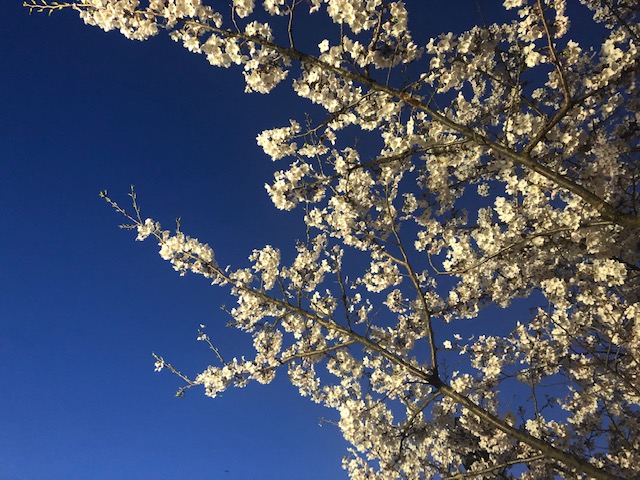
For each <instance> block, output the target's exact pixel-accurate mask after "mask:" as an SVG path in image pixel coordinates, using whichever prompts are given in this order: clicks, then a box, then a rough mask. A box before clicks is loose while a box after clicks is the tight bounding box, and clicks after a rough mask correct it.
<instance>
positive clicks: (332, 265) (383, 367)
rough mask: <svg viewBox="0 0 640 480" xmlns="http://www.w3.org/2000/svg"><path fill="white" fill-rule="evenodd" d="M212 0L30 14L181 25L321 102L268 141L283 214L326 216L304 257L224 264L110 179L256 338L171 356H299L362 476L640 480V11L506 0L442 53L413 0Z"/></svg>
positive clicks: (235, 374) (281, 364) (285, 361)
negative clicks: (518, 310) (497, 19)
mask: <svg viewBox="0 0 640 480" xmlns="http://www.w3.org/2000/svg"><path fill="white" fill-rule="evenodd" d="M208 3H209V4H207V3H206V2H204V1H200V0H148V1H138V0H84V1H81V0H79V1H77V2H75V3H55V2H52V3H48V2H46V1H45V0H32V1H31V2H26V3H25V6H26V7H29V8H30V9H31V10H32V11H39V12H49V13H50V12H53V11H56V10H63V9H72V10H75V11H77V12H78V13H79V15H80V17H81V18H82V20H84V22H85V23H87V24H88V25H94V26H98V27H100V28H102V29H103V30H106V31H109V30H114V29H115V30H119V31H120V32H121V33H122V34H123V35H125V36H126V37H127V38H130V39H134V40H145V39H147V38H149V37H151V36H153V35H156V34H160V33H163V32H167V33H168V34H169V35H170V36H171V38H172V39H173V40H175V41H176V42H179V43H181V44H182V45H183V46H184V47H185V48H186V49H188V50H189V51H191V52H195V53H198V54H201V55H203V56H205V57H206V59H207V60H208V61H209V62H210V63H211V65H213V66H217V67H223V68H229V67H234V66H235V67H237V68H239V69H240V70H241V71H242V75H243V76H244V82H245V85H246V91H247V92H259V93H264V94H268V93H270V92H271V91H272V90H273V89H274V88H275V87H276V86H278V85H279V84H281V83H284V84H285V85H286V84H287V83H289V84H290V85H291V87H292V88H293V91H294V92H295V93H296V94H297V95H298V96H300V97H302V98H305V99H308V100H309V101H310V102H311V103H313V104H315V106H310V109H313V114H308V115H305V114H304V112H292V117H294V118H292V119H291V120H290V122H289V124H288V125H286V126H280V127H278V128H274V129H271V130H267V131H264V132H262V133H260V134H259V135H258V137H257V142H258V144H259V145H260V146H261V147H262V148H263V150H264V152H265V153H266V154H267V155H268V156H269V157H271V158H272V159H273V160H274V161H278V162H284V161H286V162H287V163H286V164H283V166H282V167H280V168H281V170H278V171H276V172H275V175H274V180H273V182H271V183H270V184H269V185H266V190H267V192H268V194H269V195H270V197H271V199H272V201H273V204H274V205H275V207H276V208H278V209H283V210H293V211H294V212H296V213H298V214H299V215H302V216H303V218H304V223H305V225H306V232H303V234H304V238H300V239H297V242H296V243H295V251H293V252H292V253H291V254H289V253H287V250H286V246H282V247H281V248H277V247H275V246H271V245H267V246H264V247H262V248H257V249H256V250H254V251H253V252H252V253H251V255H250V257H249V262H250V263H249V265H248V266H245V267H241V268H237V267H225V266H223V265H222V264H219V263H218V261H217V260H216V256H218V257H219V258H224V252H216V255H214V250H213V249H212V247H210V246H209V245H208V244H205V243H203V242H201V241H199V240H197V239H195V238H192V237H189V236H187V235H186V234H185V233H183V232H182V231H181V229H180V226H178V228H177V229H176V230H175V231H170V230H166V229H163V227H162V226H161V225H160V223H159V222H157V221H155V220H153V219H149V218H145V217H144V216H143V215H142V213H141V211H140V208H139V205H138V201H137V198H136V195H135V192H133V191H132V192H131V198H132V200H133V205H132V207H131V208H130V209H127V208H123V207H122V206H120V205H119V204H117V203H116V202H115V201H114V200H112V199H111V198H109V197H108V196H107V194H106V192H105V193H103V196H104V197H105V199H106V200H107V201H108V202H109V203H110V204H111V205H112V206H113V207H115V208H116V209H117V210H118V211H119V212H120V213H122V214H123V215H125V216H126V217H127V218H128V220H129V223H128V224H127V225H126V227H127V228H130V229H132V230H134V231H135V232H136V233H137V237H136V238H137V240H145V239H147V238H152V239H155V240H156V241H157V243H158V245H159V246H160V255H161V257H162V258H163V259H164V260H167V261H169V262H170V263H171V264H172V265H173V268H174V269H175V270H176V271H178V272H179V273H180V274H186V273H187V272H191V273H195V274H198V275H201V276H203V277H205V278H207V279H208V280H209V281H210V282H211V283H212V284H214V285H216V286H220V287H226V288H228V289H229V291H230V294H231V295H232V296H233V297H234V298H235V299H236V302H237V303H236V305H235V307H233V308H231V309H230V310H229V314H230V318H231V324H232V325H233V326H235V327H236V328H238V329H241V330H243V331H246V332H247V333H248V334H249V335H251V336H252V337H253V345H254V347H255V352H253V353H252V354H249V352H243V353H244V356H239V357H237V358H233V359H231V360H229V359H228V358H224V357H223V356H222V355H221V354H220V352H219V350H218V349H217V348H216V345H214V344H213V343H212V342H211V340H210V339H209V337H208V336H207V334H206V333H205V331H204V330H203V331H200V332H199V335H200V336H199V339H200V340H202V341H204V342H206V343H208V346H209V348H211V350H212V365H210V366H207V367H206V368H204V370H203V371H202V372H201V373H200V374H198V375H197V376H195V377H194V378H190V377H188V376H186V375H183V374H182V373H180V372H179V371H178V370H177V369H176V368H174V367H173V366H172V365H171V364H169V363H167V362H166V361H165V360H164V359H163V358H162V357H157V358H156V369H157V370H161V369H163V368H168V369H169V370H171V371H172V372H173V373H176V374H178V375H180V376H181V377H182V378H183V379H184V381H185V382H186V383H185V387H184V388H183V389H181V393H182V392H184V391H185V390H186V389H189V388H191V387H195V386H203V387H204V391H205V394H206V395H208V396H211V397H215V396H217V395H219V394H220V393H221V392H224V391H225V390H226V389H227V388H229V387H232V386H240V387H241V386H244V385H246V384H247V383H248V382H250V381H257V382H260V383H269V382H271V381H272V379H273V378H274V376H275V375H276V373H277V372H278V371H280V370H282V371H283V373H285V374H287V375H288V376H289V379H290V381H291V382H292V383H293V384H294V385H295V386H296V387H297V388H298V389H299V391H300V394H301V395H303V396H307V397H309V398H310V399H311V400H313V401H314V402H318V403H320V404H323V405H326V406H327V407H329V408H332V409H335V410H337V411H338V412H339V415H340V420H339V422H338V425H337V426H338V427H339V428H340V430H341V431H342V434H343V435H344V437H345V439H347V440H348V441H349V442H350V443H351V445H352V448H350V449H349V452H348V453H347V454H346V456H345V458H344V461H343V466H344V468H345V470H347V472H348V473H349V475H350V477H351V478H353V479H369V478H407V479H420V478H523V479H546V478H554V476H560V477H562V478H601V479H612V478H635V477H637V476H638V475H640V408H639V405H640V303H639V301H640V299H639V293H640V289H639V282H640V236H639V232H640V216H639V212H638V210H639V209H640V199H639V192H638V188H639V187H640V138H639V132H640V109H639V106H640V91H639V90H640V75H639V73H640V69H639V57H640V52H639V51H638V44H639V43H640V26H639V25H638V20H639V18H640V4H638V2H637V1H636V0H607V1H600V0H581V1H580V2H577V1H573V2H569V3H570V4H569V5H567V2H566V0H505V1H504V8H505V9H506V12H505V18H507V20H505V21H504V22H501V23H495V24H482V25H477V26H475V27H473V28H471V29H469V30H467V31H464V32H461V33H456V34H454V33H440V32H432V33H433V38H431V39H428V40H424V41H423V39H420V40H419V39H416V38H414V37H413V36H412V34H411V32H410V30H409V23H408V22H409V14H410V8H411V5H410V4H409V5H408V6H406V5H405V4H404V2H402V1H394V2H391V1H387V0H265V1H264V2H263V3H262V5H261V6H260V5H256V4H255V2H254V1H253V0H233V1H232V4H231V6H225V5H224V4H221V3H219V2H213V1H211V2H208ZM494 8H497V6H496V7H494ZM315 18H318V20H317V25H318V27H317V28H316V29H315V30H314V29H313V28H309V25H313V23H311V22H313V21H316V20H314V19H315ZM412 21H413V20H412ZM301 24H302V25H304V28H303V30H302V31H301V30H299V29H297V28H296V27H297V26H298V25H301ZM585 29H589V30H588V31H589V33H590V34H589V35H588V37H587V39H586V40H585V39H584V37H585V35H584V31H585ZM581 32H582V33H581ZM287 79H289V80H287ZM281 88H286V87H281ZM314 117H316V118H314ZM317 117H320V118H317ZM283 159H286V160H283ZM294 214H295V213H294ZM289 257H290V258H289ZM522 299H526V300H527V302H528V305H531V306H532V308H531V314H530V315H528V316H527V315H525V316H522V315H521V314H520V315H518V314H515V313H514V309H513V308H512V305H513V303H514V302H516V301H522ZM491 307H498V308H494V309H493V310H491V312H492V313H491V314H492V315H499V316H500V317H501V318H502V323H503V325H504V331H503V333H501V334H487V333H486V332H485V331H483V322H482V315H485V314H486V312H487V311H489V310H490V308H491ZM462 325H464V328H462V327H461V326H462ZM469 325H472V326H471V327H469ZM469 328H471V329H472V330H473V332H474V335H472V336H469V335H466V333H465V335H462V334H461V332H467V331H468V329H469ZM514 392H518V395H517V399H518V400H517V404H514V402H513V399H514Z"/></svg>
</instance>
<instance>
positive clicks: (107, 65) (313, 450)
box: [0, 0, 501, 480]
mask: <svg viewBox="0 0 640 480" xmlns="http://www.w3.org/2000/svg"><path fill="white" fill-rule="evenodd" d="M483 3H484V2H483ZM489 3H491V4H492V5H490V6H489V7H488V8H485V11H484V13H485V16H487V14H488V13H490V14H491V15H488V16H489V17H492V16H495V15H497V13H495V11H496V10H499V9H500V6H499V5H500V3H501V2H489ZM445 4H446V6H445ZM409 8H410V13H411V12H414V14H413V16H412V17H410V18H411V23H410V26H411V28H412V30H413V31H414V32H415V34H416V40H417V41H418V43H420V44H422V45H424V44H425V43H426V42H427V40H428V37H429V36H430V35H435V34H437V33H440V32H443V31H449V30H452V31H461V30H462V29H463V28H465V27H467V26H468V25H469V24H471V23H474V22H477V21H478V19H479V16H478V9H477V4H476V2H475V1H473V0H460V1H457V2H441V1H438V2H429V1H424V2H423V1H415V2H411V1H410V2H409ZM487 10H488V12H487ZM489 19H490V18H489ZM0 60H1V64H0V221H1V222H2V224H1V227H0V480H28V479H34V480H35V479H65V480H74V479H132V480H133V479H158V480H161V479H167V480H169V479H194V480H195V479H223V480H249V479H280V480H287V479H292V480H293V479H333V478H343V477H345V474H344V472H343V471H342V469H341V466H340V459H341V457H342V455H343V454H344V452H345V446H346V445H345V442H344V441H343V439H342V437H341V435H340V433H339V431H338V430H337V428H335V427H333V426H331V425H328V424H325V425H324V426H322V427H319V424H320V423H321V418H329V419H332V418H333V419H335V415H334V413H333V412H330V411H326V410H324V409H322V408H320V407H318V406H316V405H314V404H312V403H311V402H310V401H308V400H307V399H303V398H301V397H299V396H298V394H297V391H296V390H295V389H293V387H291V386H289V385H288V383H287V381H286V378H285V377H283V376H281V377H279V378H277V379H276V381H275V382H274V384H272V385H270V386H266V387H265V386H260V385H251V386H249V387H248V388H246V389H244V390H232V391H229V392H228V393H226V394H225V395H224V396H223V397H221V398H218V399H215V400H211V399H208V398H206V397H204V395H203V394H202V391H194V390H192V391H190V392H188V394H187V396H186V397H185V398H176V397H174V396H173V395H174V393H175V390H176V389H177V388H178V387H179V386H180V382H179V381H178V379H176V378H175V377H173V376H171V375H169V374H167V373H162V374H156V373H154V372H153V358H152V357H151V352H154V351H155V352H156V353H158V354H160V355H163V356H164V357H165V358H166V359H167V360H169V361H171V362H172V363H173V364H174V365H176V366H178V367H180V368H181V369H182V370H183V371H184V372H185V373H187V374H190V375H193V374H194V373H196V372H197V371H198V369H199V368H203V367H204V366H206V365H207V364H208V363H209V362H213V361H214V360H213V358H212V357H211V355H210V352H208V351H207V350H206V348H205V345H204V344H203V343H200V342H196V336H197V332H196V330H197V327H198V325H199V324H200V323H204V324H206V325H207V332H208V333H209V335H210V336H211V337H212V339H213V341H214V342H215V343H216V344H217V345H219V346H220V349H221V351H222V353H223V355H225V356H227V357H233V356H235V355H238V356H239V355H242V354H243V353H245V352H247V350H248V345H249V343H250V339H248V338H245V337H244V336H242V335H241V334H239V333H237V332H235V331H233V330H231V329H228V328H225V323H226V322H227V320H228V318H227V316H226V314H225V313H224V312H222V311H221V310H220V305H222V304H224V303H225V302H227V301H229V298H228V297H227V295H226V292H225V291H224V290H223V289H217V288H213V287H211V286H209V285H208V283H207V282H206V281H203V280H202V279H200V278H197V277H193V276H192V277H189V276H187V277H184V278H181V277H179V276H178V275H176V274H175V273H174V272H173V271H172V269H171V268H170V266H169V265H168V264H166V263H165V262H163V261H162V260H161V259H160V258H159V257H158V255H157V253H156V251H157V248H156V247H155V245H153V244H152V243H151V242H148V243H142V244H141V243H136V242H134V241H133V238H134V235H132V234H131V232H124V231H121V230H119V229H118V228H117V225H118V224H119V223H120V222H121V220H122V219H121V218H119V217H118V216H117V215H116V214H115V213H114V212H113V211H112V210H111V209H110V208H109V207H108V206H107V205H106V204H105V203H104V202H103V201H102V200H100V199H99V198H98V192H99V191H100V190H102V189H108V190H109V193H110V194H111V196H112V197H113V198H114V199H116V200H118V201H120V202H121V203H122V204H123V205H127V197H126V194H127V193H128V190H129V185H130V184H135V186H136V189H137V191H138V194H139V198H140V203H141V205H142V207H143V214H146V215H147V216H153V217H154V218H156V219H158V220H161V221H163V223H164V224H165V226H167V227H171V226H172V222H173V220H174V219H175V218H176V217H178V216H181V217H182V222H183V229H184V230H185V231H186V232H188V233H189V234H191V235H193V236H196V237H198V238H200V239H202V240H204V241H207V242H209V243H210V244H211V245H212V246H213V247H214V249H215V251H216V254H217V257H218V259H219V262H220V263H221V264H233V265H242V264H243V263H244V262H245V260H246V257H247V256H248V255H249V254H250V252H251V250H252V248H255V247H259V246H262V245H264V244H267V243H272V244H276V245H281V244H283V245H288V246H291V245H293V241H294V240H295V239H296V238H300V237H302V236H303V233H302V232H303V230H301V229H300V223H299V222H300V212H297V213H296V212H294V213H285V212H279V211H277V210H276V209H275V208H274V207H273V206H272V205H271V203H270V201H269V199H268V197H267V195H266V192H265V191H264V188H263V185H264V183H265V182H268V181H269V180H270V179H271V176H272V173H273V171H274V170H275V169H276V168H281V167H280V166H279V165H274V164H273V163H272V162H271V161H270V160H269V159H268V158H267V157H266V156H265V155H264V154H263V152H262V151H261V149H259V147H257V146H256V143H255V137H256V135H257V134H258V133H259V132H260V131H262V130H263V129H265V128H270V127H273V126H281V125H286V124H287V123H288V122H287V120H288V118H290V117H296V118H298V119H301V118H302V117H301V116H300V111H301V110H302V111H304V108H305V107H304V106H305V105H306V104H305V103H304V102H302V103H300V102H298V101H297V100H295V99H294V98H293V97H292V96H291V95H290V92H289V91H290V88H289V85H290V80H289V81H287V82H285V83H286V85H283V86H281V87H280V88H278V89H277V90H276V91H275V92H274V93H273V94H272V95H269V96H262V95H257V94H252V95H246V94H244V93H243V89H244V85H243V82H242V79H241V74H240V72H239V71H238V70H234V69H232V71H227V70H219V69H216V68H213V67H210V66H209V65H208V64H207V62H206V61H205V60H204V58H200V57H197V56H195V55H193V54H190V53H188V52H187V51H186V50H184V49H183V48H181V47H180V46H178V45H176V44H174V43H173V42H171V41H170V40H168V38H167V37H166V36H160V37H157V38H154V39H152V40H150V41H147V42H144V43H137V42H131V41H128V40H126V39H124V38H123V37H121V36H120V35H119V34H117V33H110V34H106V33H104V32H102V31H100V30H98V29H95V28H89V27H87V26H85V25H84V24H83V23H82V22H81V21H80V20H79V19H78V18H77V14H75V13H73V12H71V11H65V12H61V13H57V14H54V15H52V16H51V17H47V16H46V15H42V14H40V15H37V14H34V15H32V16H29V15H28V11H27V9H25V8H23V7H21V2H17V1H14V0H5V1H3V2H2V5H1V6H0ZM300 105H303V107H300Z"/></svg>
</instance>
